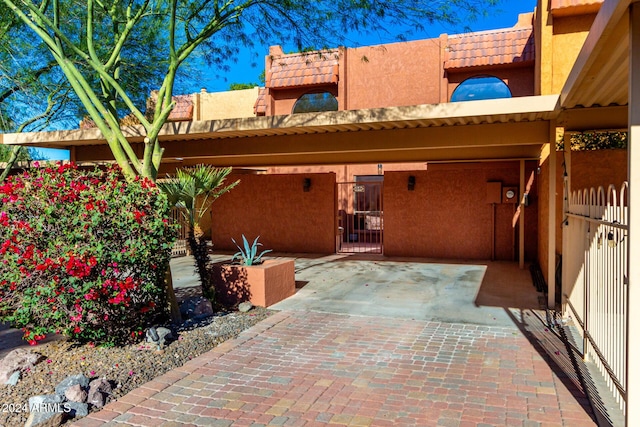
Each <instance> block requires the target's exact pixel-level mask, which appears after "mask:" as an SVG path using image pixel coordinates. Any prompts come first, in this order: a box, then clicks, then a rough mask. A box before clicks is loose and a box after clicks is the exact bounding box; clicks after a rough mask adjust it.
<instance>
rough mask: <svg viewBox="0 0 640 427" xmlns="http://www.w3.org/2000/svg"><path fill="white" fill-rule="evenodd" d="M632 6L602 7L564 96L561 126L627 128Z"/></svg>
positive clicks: (625, 1) (625, 0)
mask: <svg viewBox="0 0 640 427" xmlns="http://www.w3.org/2000/svg"><path fill="white" fill-rule="evenodd" d="M631 3H633V1H631V0H618V1H616V0H607V1H605V2H604V3H603V4H602V7H601V8H600V12H599V13H598V15H597V16H596V19H595V21H594V22H593V24H592V26H591V30H590V31H589V34H588V36H587V38H586V40H585V43H584V45H583V47H582V50H581V51H580V53H579V55H578V58H577V60H576V62H575V64H574V66H573V69H572V70H571V73H570V74H569V77H568V78H567V82H566V84H565V85H564V88H563V89H562V92H561V98H560V105H561V108H562V110H563V112H562V117H561V119H560V121H559V125H561V126H564V127H565V128H566V129H568V130H577V131H582V130H593V129H606V128H609V129H626V128H627V119H628V117H627V105H628V104H629V6H630V4H631Z"/></svg>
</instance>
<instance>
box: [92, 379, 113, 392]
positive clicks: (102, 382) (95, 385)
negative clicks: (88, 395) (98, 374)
mask: <svg viewBox="0 0 640 427" xmlns="http://www.w3.org/2000/svg"><path fill="white" fill-rule="evenodd" d="M89 390H90V391H91V390H98V391H100V392H102V393H111V391H112V390H113V387H111V383H110V382H109V381H107V380H106V379H104V378H96V379H95V380H93V381H91V382H90V383H89Z"/></svg>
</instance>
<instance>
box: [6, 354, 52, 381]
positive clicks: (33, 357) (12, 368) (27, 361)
mask: <svg viewBox="0 0 640 427" xmlns="http://www.w3.org/2000/svg"><path fill="white" fill-rule="evenodd" d="M41 358H42V355H40V354H38V353H35V352H33V351H31V350H27V349H24V348H16V349H15V350H13V351H11V352H9V354H7V355H6V356H5V357H4V359H2V362H0V383H2V384H7V381H9V378H11V376H12V375H14V373H15V372H16V371H26V370H27V369H30V368H33V366H34V365H35V364H36V363H38V362H39V361H40V359H41Z"/></svg>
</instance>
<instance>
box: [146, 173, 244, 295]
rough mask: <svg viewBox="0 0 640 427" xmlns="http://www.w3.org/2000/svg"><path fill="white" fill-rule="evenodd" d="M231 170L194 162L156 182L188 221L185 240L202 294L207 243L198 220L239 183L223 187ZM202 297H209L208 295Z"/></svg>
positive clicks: (205, 283)
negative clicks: (219, 198)
mask: <svg viewBox="0 0 640 427" xmlns="http://www.w3.org/2000/svg"><path fill="white" fill-rule="evenodd" d="M230 173H231V168H230V167H229V168H216V167H214V166H211V165H197V166H193V167H189V168H181V169H178V170H177V171H176V175H175V177H168V178H167V179H165V180H163V181H160V182H158V186H159V187H160V188H161V189H162V191H164V192H165V194H166V195H167V198H168V199H169V203H171V204H173V205H175V206H176V207H178V208H182V215H183V216H184V218H185V219H186V221H187V223H188V224H189V232H188V233H189V234H188V236H187V242H188V243H189V248H190V250H191V253H192V254H193V256H194V258H195V263H196V271H197V272H198V275H199V276H200V282H201V284H202V289H203V292H205V293H208V290H210V289H211V287H210V286H209V276H208V273H207V264H208V262H209V253H208V250H207V242H206V241H205V239H203V236H204V231H203V230H202V228H201V226H200V221H201V220H202V217H203V216H204V215H205V214H206V213H207V212H208V211H209V208H210V207H211V205H212V204H213V202H214V201H215V200H216V199H217V198H218V197H220V196H221V195H223V194H224V193H226V192H227V191H229V190H231V189H232V188H233V187H235V186H236V185H238V183H239V182H240V180H237V181H235V182H233V183H231V184H229V185H226V186H225V185H224V181H225V179H226V178H227V176H228V175H229V174H230ZM205 296H206V297H207V298H209V297H210V296H211V295H205Z"/></svg>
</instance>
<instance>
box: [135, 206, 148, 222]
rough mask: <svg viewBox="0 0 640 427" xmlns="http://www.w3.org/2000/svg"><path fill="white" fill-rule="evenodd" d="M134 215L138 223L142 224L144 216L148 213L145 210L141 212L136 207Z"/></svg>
mask: <svg viewBox="0 0 640 427" xmlns="http://www.w3.org/2000/svg"><path fill="white" fill-rule="evenodd" d="M133 216H135V218H136V221H137V222H138V224H142V218H144V217H145V216H147V214H146V213H144V212H140V211H139V210H137V209H136V210H134V211H133Z"/></svg>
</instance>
